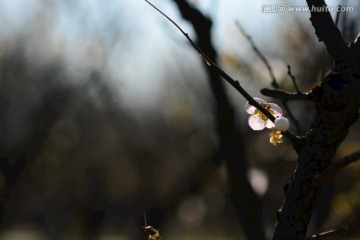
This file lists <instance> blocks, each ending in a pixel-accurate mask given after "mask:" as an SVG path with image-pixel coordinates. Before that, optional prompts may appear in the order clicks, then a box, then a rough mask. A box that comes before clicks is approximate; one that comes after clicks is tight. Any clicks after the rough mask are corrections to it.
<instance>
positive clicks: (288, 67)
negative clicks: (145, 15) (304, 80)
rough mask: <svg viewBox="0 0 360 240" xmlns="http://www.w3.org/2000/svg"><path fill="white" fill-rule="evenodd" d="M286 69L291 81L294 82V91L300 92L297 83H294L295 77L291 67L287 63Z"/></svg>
mask: <svg viewBox="0 0 360 240" xmlns="http://www.w3.org/2000/svg"><path fill="white" fill-rule="evenodd" d="M287 69H288V72H287V73H288V75H289V76H290V78H291V80H292V82H293V84H294V87H295V90H296V92H298V93H301V91H300V90H299V88H298V85H297V83H296V78H295V76H294V75H293V74H292V72H291V67H290V65H287Z"/></svg>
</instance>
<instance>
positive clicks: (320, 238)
mask: <svg viewBox="0 0 360 240" xmlns="http://www.w3.org/2000/svg"><path fill="white" fill-rule="evenodd" d="M358 233H360V229H352V228H351V227H341V228H337V229H333V230H330V231H327V232H323V233H319V234H316V235H313V236H311V237H308V238H306V240H324V239H334V238H336V239H338V238H339V237H341V236H346V235H353V234H358Z"/></svg>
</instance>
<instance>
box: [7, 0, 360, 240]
mask: <svg viewBox="0 0 360 240" xmlns="http://www.w3.org/2000/svg"><path fill="white" fill-rule="evenodd" d="M179 2H186V1H175V0H154V1H153V3H154V4H155V5H156V6H158V7H159V8H160V9H162V10H163V11H164V12H165V13H166V14H168V15H169V16H170V17H172V18H173V19H174V20H175V21H176V22H177V23H178V24H179V25H180V26H181V27H183V28H184V30H185V31H187V32H188V33H189V35H190V37H192V38H193V39H194V40H199V41H200V40H201V39H202V38H201V36H200V35H199V32H198V29H196V27H194V24H193V23H192V22H191V21H189V20H186V19H185V18H186V17H184V16H185V15H186V10H184V8H181V6H183V5H180V3H179ZM326 2H327V3H328V4H329V5H331V6H337V5H338V4H339V3H340V4H341V5H343V6H354V11H353V12H346V13H341V14H340V15H339V16H338V26H339V28H340V29H341V31H342V33H343V35H344V36H345V38H346V39H347V40H348V41H352V40H353V39H354V38H355V37H356V35H357V33H358V32H359V31H360V26H359V24H358V22H359V17H360V16H359V12H360V11H359V9H360V4H359V2H358V1H351V0H347V1H335V0H333V1H326ZM186 3H190V4H191V5H189V6H191V7H192V9H197V10H199V12H200V13H201V14H202V16H203V17H205V18H207V19H210V20H211V21H212V25H211V28H209V29H208V30H209V34H210V37H208V38H207V41H208V43H209V44H210V45H211V44H212V46H213V50H214V54H211V55H212V56H217V61H218V63H219V65H221V66H222V67H223V68H224V69H225V70H226V72H228V73H229V75H231V76H232V77H233V78H235V79H239V81H240V83H241V84H242V86H244V88H245V89H246V90H248V91H249V92H250V93H251V94H252V95H253V96H254V97H261V98H264V99H266V100H268V101H269V102H276V103H277V104H279V105H280V106H282V103H281V102H277V101H275V100H272V99H268V98H265V97H263V96H261V94H260V92H259V90H260V89H261V88H265V87H271V80H272V79H271V77H270V75H269V72H268V70H267V68H266V66H265V65H264V63H263V62H262V61H261V59H260V58H259V57H258V56H257V54H256V53H255V52H254V51H253V50H252V47H251V45H250V44H249V42H248V40H247V39H246V38H245V37H244V35H243V34H242V33H241V31H240V30H239V28H238V27H237V25H236V24H235V22H236V21H238V22H239V23H241V25H242V27H243V28H244V29H245V30H246V32H247V34H249V35H250V36H251V37H252V39H253V40H254V42H255V43H256V45H257V47H258V49H259V50H260V51H261V52H262V54H263V55H264V56H265V57H266V58H267V59H268V61H269V63H270V65H271V67H272V70H273V71H274V74H275V77H276V79H277V81H278V84H279V85H280V86H281V88H283V89H286V90H289V91H295V89H294V86H293V84H292V82H291V79H290V78H289V76H288V75H287V67H286V66H287V65H291V67H292V73H293V74H294V75H295V77H296V79H297V84H298V85H299V88H300V89H301V90H302V91H308V90H310V89H311V87H312V86H313V85H314V84H316V83H317V82H319V80H320V79H321V77H323V76H324V75H325V74H326V73H327V72H328V71H329V70H330V68H331V59H329V57H328V55H327V53H326V50H325V48H324V46H323V45H322V44H321V43H319V42H318V40H317V37H316V36H315V33H314V30H313V28H312V26H311V23H310V21H309V20H308V18H309V13H306V12H299V13H289V12H285V13H264V12H262V11H261V9H262V6H263V5H264V4H269V3H271V4H286V5H287V6H304V5H305V1H300V0H294V1H280V0H278V1H277V0H274V1H270V2H269V1H266V2H265V1H256V2H255V1H250V0H249V1H239V0H223V1H219V0H192V1H188V2H186ZM332 16H333V18H334V19H335V17H336V13H332ZM205 51H206V50H205ZM215 53H216V54H215ZM210 75H211V74H210ZM210 75H209V72H208V70H207V69H206V68H205V66H204V64H203V63H202V60H201V59H200V57H199V56H198V54H197V53H196V52H195V51H194V50H193V49H192V48H191V46H190V45H189V43H188V42H187V41H186V39H185V38H184V36H182V35H181V34H180V33H179V31H178V30H177V29H176V28H175V27H174V26H173V25H171V23H170V22H168V21H167V20H166V19H165V18H163V17H162V16H161V15H160V14H159V13H157V12H156V11H155V10H154V9H152V8H151V7H150V6H149V5H148V4H147V3H146V2H145V1H140V0H137V1H130V0H108V1H100V0H83V1H74V0H63V1H55V0H12V1H5V0H1V1H0V228H1V229H0V239H1V240H21V239H24V240H25V239H26V240H29V239H34V240H43V239H74V240H75V239H76V240H77V239H107V240H110V239H111V240H116V239H121V240H122V239H145V236H144V233H143V229H142V226H144V225H151V226H154V227H156V228H158V229H160V233H161V235H162V237H163V238H164V239H248V238H250V237H249V236H250V235H251V233H249V231H250V230H247V228H246V227H244V223H243V222H242V221H241V220H240V221H239V219H242V217H241V216H242V215H243V216H245V217H244V218H245V221H246V219H249V218H251V213H250V212H251V211H250V210H249V212H247V211H243V212H241V211H238V212H237V214H236V211H235V210H234V201H232V200H233V199H232V198H231V196H233V195H231V194H229V193H230V192H231V191H233V190H234V189H233V190H231V188H232V187H231V185H232V182H231V181H233V180H234V179H237V177H238V178H240V179H243V180H240V181H244V182H248V183H247V184H249V186H250V187H251V189H248V190H247V191H248V192H253V193H254V194H255V195H254V196H255V198H256V199H260V200H261V205H259V206H257V207H255V208H257V209H255V211H257V210H259V211H260V212H262V217H261V219H260V222H261V224H262V225H263V226H257V227H258V228H259V229H264V235H265V236H266V237H267V238H270V237H271V234H272V231H273V227H274V224H275V217H276V214H275V213H276V210H277V209H279V207H280V206H281V203H282V201H283V186H284V185H285V184H286V183H287V182H288V181H289V179H290V177H291V174H292V172H293V171H294V168H295V164H296V162H295V161H296V153H295V151H294V150H293V149H292V147H291V145H290V143H289V141H287V140H286V139H285V142H284V143H283V144H281V145H279V146H277V147H275V146H273V145H271V144H270V143H269V136H268V135H269V132H268V131H265V130H264V131H260V132H254V131H252V130H251V129H250V127H249V126H248V124H247V118H248V115H247V114H246V112H245V111H244V109H243V106H244V104H245V100H244V99H243V98H242V96H240V95H239V94H238V93H237V92H236V91H234V90H233V89H232V88H231V87H229V86H228V85H226V84H225V85H224V92H223V93H222V94H223V95H226V97H224V98H223V99H227V100H226V101H225V103H226V104H227V105H226V104H225V105H226V106H228V107H229V109H232V110H229V111H228V112H230V113H231V114H230V118H231V119H232V120H231V121H233V122H232V123H233V124H232V125H231V124H230V125H231V126H230V127H229V128H230V130H231V129H232V128H234V129H236V132H237V133H238V135H236V137H235V138H236V139H238V140H236V141H239V146H241V148H240V147H239V148H237V152H238V153H239V154H240V155H241V156H242V157H241V158H239V159H238V160H239V163H241V166H240V167H239V169H236V168H231V166H233V165H231V164H230V165H229V163H228V162H226V161H227V157H226V156H227V155H226V154H224V151H225V150H224V149H226V144H230V145H231V143H226V141H225V142H224V140H223V139H222V136H226V134H225V135H222V133H221V132H222V131H223V129H224V128H225V129H228V125H227V122H226V121H225V122H222V121H221V119H220V118H221V113H222V112H221V106H223V105H222V104H221V103H219V98H216V96H215V95H216V94H215V93H214V88H213V87H212V86H211V84H209V81H208V80H209V76H210ZM219 106H220V107H219ZM289 108H290V109H291V112H292V113H293V114H294V116H295V118H296V119H297V120H298V121H299V125H300V128H295V127H294V124H292V128H291V130H292V131H294V132H296V133H298V134H300V133H305V132H306V131H307V130H308V129H309V127H310V126H311V120H312V118H313V114H314V109H313V106H312V105H310V104H307V103H303V102H290V103H289ZM216 109H217V110H216ZM219 109H220V110H219ZM225 112H226V111H225ZM219 119H220V120H219ZM231 121H230V122H231ZM359 128H360V125H359V123H358V122H357V123H356V124H355V125H354V126H353V127H352V131H351V132H350V133H349V136H348V138H347V139H346V141H345V142H344V143H343V144H342V145H341V148H340V149H339V150H338V153H337V155H338V157H341V156H345V155H347V154H349V153H351V152H352V151H355V150H358V149H359V146H360V144H359V143H360V142H359V141H360V140H359V138H358V134H359ZM224 146H225V147H224ZM224 156H225V157H224ZM232 156H233V155H232ZM235 158H236V156H235ZM235 165H236V163H235ZM240 168H241V169H240ZM359 168H360V164H353V165H351V166H350V167H348V168H347V169H345V170H344V171H343V172H342V173H341V174H340V175H339V176H337V177H336V179H335V180H334V182H332V183H329V185H328V186H327V187H325V188H324V190H323V192H324V193H323V194H322V196H321V197H320V198H319V202H320V204H319V206H320V207H319V208H318V209H317V213H316V214H315V215H314V219H313V222H312V223H311V227H310V229H309V234H310V233H316V232H319V231H324V230H330V229H332V228H335V227H339V226H343V225H347V224H349V223H353V222H356V221H359V220H360V214H359V208H360V177H359V175H358V173H357V172H358V170H359ZM237 171H238V172H237ZM237 184H238V183H237ZM239 184H240V185H241V183H239ZM239 189H241V188H239ZM245 189H246V188H245ZM241 194H242V193H241V192H240V193H239V194H238V195H239V196H240V198H241V197H242V196H243V197H244V198H245V197H246V196H247V195H246V194H247V193H246V192H244V195H241ZM235 205H236V204H235ZM144 213H145V218H144ZM253 217H254V216H253ZM260 232H261V231H260ZM249 234H250V235H249ZM344 239H355V238H354V237H353V238H344Z"/></svg>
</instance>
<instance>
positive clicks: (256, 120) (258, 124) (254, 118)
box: [248, 115, 265, 131]
mask: <svg viewBox="0 0 360 240" xmlns="http://www.w3.org/2000/svg"><path fill="white" fill-rule="evenodd" d="M248 123H249V126H250V127H251V128H252V129H253V130H255V131H260V130H263V129H264V128H265V122H264V121H263V120H262V119H261V118H260V116H259V115H251V116H250V117H249V120H248Z"/></svg>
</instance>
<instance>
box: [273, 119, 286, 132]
mask: <svg viewBox="0 0 360 240" xmlns="http://www.w3.org/2000/svg"><path fill="white" fill-rule="evenodd" d="M274 123H275V128H276V129H277V130H279V131H282V132H286V131H287V130H288V129H289V127H290V122H289V120H288V119H287V118H285V117H278V118H276V119H275V122H274Z"/></svg>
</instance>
